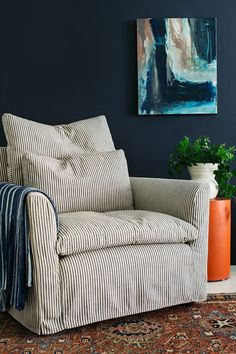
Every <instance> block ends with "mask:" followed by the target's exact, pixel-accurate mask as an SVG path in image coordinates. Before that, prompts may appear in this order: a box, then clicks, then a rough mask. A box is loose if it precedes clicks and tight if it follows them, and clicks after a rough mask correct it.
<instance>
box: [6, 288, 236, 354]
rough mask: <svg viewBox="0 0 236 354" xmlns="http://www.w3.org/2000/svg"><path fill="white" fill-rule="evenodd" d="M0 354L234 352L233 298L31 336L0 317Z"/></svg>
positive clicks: (221, 297) (218, 297) (235, 309)
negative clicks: (52, 333)
mask: <svg viewBox="0 0 236 354" xmlns="http://www.w3.org/2000/svg"><path fill="white" fill-rule="evenodd" d="M0 353H4V354H5V353H24V354H31V353H53V354H62V353H63V354H64V353H66V354H67V353H78V354H83V353H94V354H111V353H119V354H123V353H124V354H125V353H127V354H133V353H134V354H136V353H137V354H138V353H142V354H149V353H150V354H153V353H194V354H198V353H199V354H208V353H224V354H235V353H236V293H235V294H227V295H226V294H225V295H223V294H219V295H208V300H207V301H205V302H202V303H198V304H196V303H194V304H193V303H191V304H187V305H179V306H175V307H171V308H168V309H162V310H158V311H153V312H148V313H143V314H140V315H134V316H127V317H123V318H119V319H115V320H108V321H104V322H99V323H96V324H92V325H88V326H84V327H81V328H76V329H72V330H67V331H64V332H61V333H59V334H55V335H51V336H37V335H34V334H33V333H31V332H30V331H28V330H27V329H25V328H24V327H22V326H21V325H20V324H18V323H17V322H16V321H15V320H13V319H12V318H11V317H10V316H9V315H8V314H6V313H1V314H0Z"/></svg>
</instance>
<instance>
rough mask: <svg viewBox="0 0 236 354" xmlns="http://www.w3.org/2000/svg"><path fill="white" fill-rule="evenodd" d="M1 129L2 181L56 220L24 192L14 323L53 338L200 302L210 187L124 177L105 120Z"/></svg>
mask: <svg viewBox="0 0 236 354" xmlns="http://www.w3.org/2000/svg"><path fill="white" fill-rule="evenodd" d="M3 126H4V131H5V134H6V138H7V142H8V147H7V150H6V149H5V148H1V149H0V180H1V181H6V182H10V183H12V184H18V185H22V184H23V185H25V186H27V185H28V186H30V187H33V188H36V189H37V190H42V191H43V192H44V193H46V194H47V195H48V196H50V197H51V198H52V199H53V201H54V203H55V206H56V209H57V212H58V219H59V228H58V227H57V214H55V210H54V208H53V206H52V203H51V202H50V200H49V199H48V198H47V196H45V195H44V194H43V193H40V192H30V193H29V194H28V195H27V200H26V203H27V210H28V224H29V225H28V233H29V241H30V247H31V262H32V272H33V273H32V279H33V285H32V287H30V288H28V289H27V295H26V300H25V306H24V310H23V311H17V310H16V309H15V308H13V307H11V308H10V310H9V312H10V314H11V315H12V316H13V317H14V318H15V319H16V320H18V321H19V322H20V323H22V324H23V325H24V326H25V327H27V328H29V329H30V330H31V331H33V332H35V333H38V334H50V333H55V332H58V331H61V330H63V329H67V328H72V327H76V326H82V325H85V324H88V323H91V322H97V321H102V320H106V319H109V318H115V317H119V316H124V315H131V314H135V313H139V312H144V311H151V310H156V309H160V308H163V307H167V306H172V305H177V304H181V303H187V302H192V301H200V300H204V299H205V297H206V260H207V234H208V208H209V190H208V185H205V184H200V183H197V182H192V181H180V180H164V179H155V178H129V174H128V168H127V163H126V159H125V155H124V152H123V151H122V150H115V147H114V144H113V140H112V137H111V134H110V130H109V127H108V125H107V121H106V118H105V117H104V116H99V117H95V118H91V119H87V120H81V121H78V122H73V123H71V124H68V125H65V124H64V125H60V126H48V125H44V124H40V123H37V122H32V121H29V120H26V119H23V118H20V117H16V116H12V115H11V114H5V115H4V116H3ZM5 219H6V218H5ZM27 241H28V240H27Z"/></svg>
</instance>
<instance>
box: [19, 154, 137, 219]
mask: <svg viewBox="0 0 236 354" xmlns="http://www.w3.org/2000/svg"><path fill="white" fill-rule="evenodd" d="M22 166H23V178H24V185H28V186H32V187H35V188H38V189H41V190H43V191H44V192H45V193H46V194H48V195H49V196H50V197H51V199H52V200H54V203H55V205H56V208H57V211H58V212H59V213H65V212H73V211H82V210H91V211H108V210H120V209H133V198H132V192H131V187H130V179H129V173H128V168H127V162H126V159H125V155H124V152H123V150H114V151H109V152H100V153H99V152H95V153H87V154H81V155H75V156H72V157H71V156H70V157H65V158H61V159H54V158H49V157H46V156H39V155H35V154H31V153H27V154H26V155H25V157H24V158H23V161H22Z"/></svg>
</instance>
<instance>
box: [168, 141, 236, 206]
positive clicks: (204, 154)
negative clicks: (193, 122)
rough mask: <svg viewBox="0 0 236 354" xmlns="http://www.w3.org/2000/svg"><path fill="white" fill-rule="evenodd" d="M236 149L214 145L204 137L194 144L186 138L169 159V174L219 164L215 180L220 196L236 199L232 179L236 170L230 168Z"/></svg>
mask: <svg viewBox="0 0 236 354" xmlns="http://www.w3.org/2000/svg"><path fill="white" fill-rule="evenodd" d="M235 151H236V150H235V147H234V146H230V147H227V146H226V144H220V145H216V144H213V143H212V142H211V140H210V138H208V137H206V136H202V137H200V138H198V139H196V140H194V141H193V142H191V141H190V139H189V137H187V136H185V137H184V138H183V139H182V140H181V141H180V142H179V144H178V145H177V147H176V149H175V151H174V152H173V154H171V156H170V158H169V174H170V175H172V176H173V175H174V174H175V173H179V174H180V173H181V172H182V170H183V168H184V167H187V166H193V165H196V164H197V163H217V164H218V170H217V171H215V172H214V173H215V176H216V177H215V178H216V181H217V183H218V186H219V193H218V196H219V197H221V198H232V199H236V185H234V184H232V183H231V179H232V178H233V177H235V176H236V170H233V169H232V168H231V166H230V164H231V162H232V161H233V160H234V159H235Z"/></svg>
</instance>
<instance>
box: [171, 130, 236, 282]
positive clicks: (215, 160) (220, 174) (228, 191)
mask: <svg viewBox="0 0 236 354" xmlns="http://www.w3.org/2000/svg"><path fill="white" fill-rule="evenodd" d="M234 159H235V147H234V146H230V147H227V146H226V145H225V144H221V145H216V144H213V143H212V142H211V140H210V139H209V138H208V137H205V136H203V137H200V138H198V139H196V140H195V141H193V142H191V141H190V139H189V138H188V137H184V138H183V139H182V140H181V141H180V142H179V144H178V145H177V147H176V149H175V151H174V152H173V154H172V155H171V156H170V159H169V172H170V174H171V175H173V174H174V173H176V172H177V173H181V171H182V169H183V167H187V168H188V170H189V172H190V175H191V177H192V179H194V180H199V181H207V182H208V183H209V185H210V191H211V195H210V197H211V198H215V197H216V195H217V193H218V197H217V198H216V199H211V202H210V215H209V238H208V264H207V278H208V281H218V280H224V279H227V278H229V276H230V239H231V199H234V200H235V199H236V198H235V196H236V185H234V184H233V183H231V179H232V177H234V176H236V170H234V169H232V168H231V162H232V161H233V160H234Z"/></svg>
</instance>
